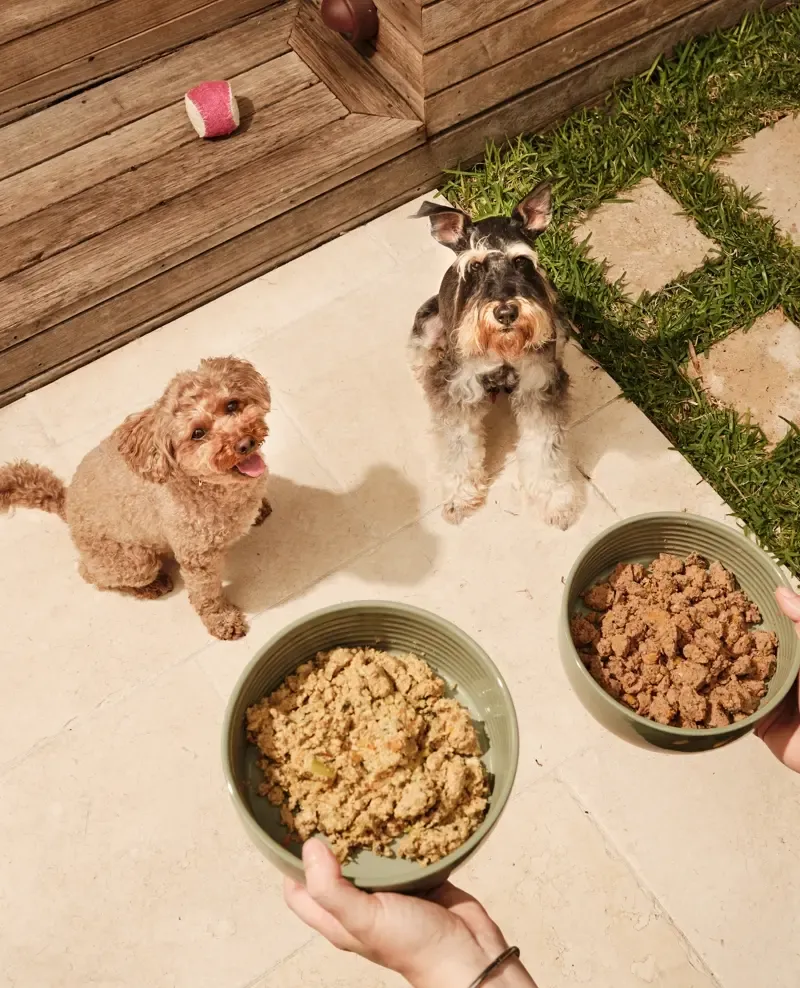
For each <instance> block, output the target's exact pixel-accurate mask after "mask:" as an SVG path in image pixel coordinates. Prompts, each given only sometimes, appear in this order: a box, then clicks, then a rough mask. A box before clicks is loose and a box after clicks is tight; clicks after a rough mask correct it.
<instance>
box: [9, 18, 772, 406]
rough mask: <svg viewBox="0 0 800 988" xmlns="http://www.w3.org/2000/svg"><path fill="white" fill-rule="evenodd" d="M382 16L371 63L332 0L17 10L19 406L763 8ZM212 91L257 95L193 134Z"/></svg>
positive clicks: (14, 358) (12, 259) (14, 270)
mask: <svg viewBox="0 0 800 988" xmlns="http://www.w3.org/2000/svg"><path fill="white" fill-rule="evenodd" d="M774 2H777V0H774ZM377 3H378V7H379V12H380V16H381V30H380V34H379V36H378V39H377V41H376V43H374V44H373V45H372V46H371V47H370V48H369V49H368V50H367V51H366V52H362V53H359V52H356V51H355V50H354V49H353V48H351V47H350V46H349V45H348V44H347V43H346V42H344V40H342V39H340V38H339V37H338V35H335V34H332V33H331V32H329V31H328V30H327V29H326V28H325V27H324V26H323V25H322V22H321V20H320V17H319V11H318V0H272V2H268V0H215V2H211V3H208V2H207V3H205V4H203V3H201V0H148V2H146V3H141V2H139V0H47V2H45V0H5V4H4V6H3V8H2V10H0V123H2V127H0V136H2V138H3V139H2V140H0V302H2V304H1V305H0V403H2V402H6V401H9V400H12V399H13V398H15V397H18V396H19V395H21V394H24V393H25V392H26V391H28V390H31V389H32V388H34V387H37V386H39V385H41V384H43V383H45V382H46V381H49V380H52V379H53V378H55V377H58V376H60V375H61V374H63V373H66V372H67V371H69V370H71V369H73V368H74V367H76V366H79V365H80V364H83V363H86V362H88V361H90V360H92V359H94V358H95V357H96V356H98V355H99V354H101V353H104V352H107V351H108V350H111V349H113V348H114V347H116V346H119V345H121V344H122V343H124V342H126V341H127V340H130V339H133V338H135V337H136V336H139V335H141V334H142V333H144V332H147V331H148V330H149V329H152V328H154V327H155V326H157V325H160V324H161V323H163V322H165V321H166V320H168V319H170V318H173V317H174V316H176V315H178V314H180V313H181V312H185V311H187V310H188V309H190V308H193V307H195V306H196V305H198V304H201V303H202V302H204V301H207V300H208V299H210V298H212V297H214V296H216V295H218V294H220V293H221V292H223V291H226V290H227V289H229V288H231V287H233V286H235V285H237V284H240V283H242V282H244V281H247V280H249V279H250V278H252V277H254V276H255V275H257V274H259V273H261V272H263V271H265V270H268V269H269V268H270V267H273V266H275V265H276V264H278V263H281V262H282V261H284V260H286V259H288V258H289V257H292V256H294V255H296V254H298V253H300V252H302V251H303V250H306V249H308V248H310V247H312V246H314V245H316V244H317V243H320V242H321V241H323V240H325V239H327V238H329V237H331V236H334V235H336V234H337V233H338V232H341V231H342V230H343V229H346V228H348V227H350V226H353V225H356V224H357V223H359V222H362V221H364V220H365V219H367V218H369V217H370V216H372V215H375V214H376V213H378V212H380V211H382V210H384V209H386V208H389V207H390V206H392V205H394V204H395V203H397V202H399V201H402V200H403V199H406V198H409V197H410V196H412V195H414V194H415V193H416V192H418V191H421V190H423V189H426V188H430V187H432V186H433V185H434V184H435V183H436V182H437V180H438V179H439V177H440V174H441V171H442V169H443V168H446V167H451V166H454V165H455V164H456V163H457V162H458V161H459V160H464V159H470V158H473V157H474V156H475V155H477V154H479V153H480V151H481V149H482V147H483V144H484V141H485V140H486V139H489V138H491V139H502V138H504V137H506V136H509V135H513V134H516V133H520V132H523V131H525V130H535V129H539V128H542V127H544V126H547V125H549V124H550V123H552V122H553V121H555V120H557V119H559V118H561V117H563V116H564V115H565V114H566V113H568V112H569V111H570V110H571V109H573V108H574V107H575V106H578V105H580V104H583V103H586V102H590V101H593V100H595V99H597V98H598V96H599V95H601V94H602V93H603V92H605V91H606V90H607V89H608V87H609V86H610V85H611V84H612V83H613V82H614V81H615V80H616V79H618V78H620V77H624V76H626V75H630V74H632V73H634V72H637V71H640V70H642V69H644V68H645V67H647V65H649V64H650V63H651V61H652V60H653V58H655V57H656V55H657V54H658V53H659V52H661V51H665V50H667V49H669V48H670V47H671V46H672V45H674V44H675V42H676V41H678V40H682V39H684V38H686V37H688V36H691V35H692V34H696V33H702V32H704V31H707V30H710V29H712V28H714V27H717V26H720V25H724V24H729V23H733V22H734V21H735V20H737V19H738V18H739V17H740V16H741V14H742V13H743V12H744V11H745V10H747V9H753V8H755V7H756V6H759V5H760V3H759V2H758V0H752V2H751V0H661V2H660V3H658V4H655V3H653V2H652V0H492V2H491V3H489V2H487V0H377ZM132 12H133V13H132ZM204 78H227V79H230V80H231V81H232V84H233V88H234V91H235V93H236V94H237V97H238V98H239V102H240V107H241V111H242V126H241V128H240V130H239V131H238V132H237V133H236V134H235V135H233V136H232V137H231V138H229V139H226V140H223V141H215V142H203V141H200V140H198V139H197V138H196V136H195V135H194V132H193V131H192V129H191V127H190V126H189V124H188V121H187V119H186V116H185V113H184V109H183V104H182V96H183V93H184V91H185V90H186V89H188V88H189V87H190V86H191V85H193V84H195V83H196V82H198V81H201V80H202V79H204ZM220 343H221V345H222V346H223V348H224V338H221V340H220Z"/></svg>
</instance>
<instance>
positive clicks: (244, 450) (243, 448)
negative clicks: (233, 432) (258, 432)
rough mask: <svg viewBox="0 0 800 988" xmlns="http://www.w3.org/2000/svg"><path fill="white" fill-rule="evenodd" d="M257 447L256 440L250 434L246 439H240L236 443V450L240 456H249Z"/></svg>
mask: <svg viewBox="0 0 800 988" xmlns="http://www.w3.org/2000/svg"><path fill="white" fill-rule="evenodd" d="M255 448H256V441H255V439H253V438H252V436H248V437H247V438H246V439H240V440H239V442H238V443H237V444H236V452H237V453H238V454H239V455H240V456H247V454H248V453H252V452H253V450H254V449H255Z"/></svg>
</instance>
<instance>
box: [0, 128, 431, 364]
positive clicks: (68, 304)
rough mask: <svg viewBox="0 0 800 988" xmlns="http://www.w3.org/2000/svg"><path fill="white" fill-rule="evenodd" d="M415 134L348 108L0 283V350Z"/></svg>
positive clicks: (418, 137)
mask: <svg viewBox="0 0 800 988" xmlns="http://www.w3.org/2000/svg"><path fill="white" fill-rule="evenodd" d="M423 139H424V134H423V129H422V127H421V125H420V124H419V123H418V122H417V121H410V120H397V119H391V118H387V117H374V116H361V115H356V114H351V115H350V116H348V117H345V118H344V119H342V120H339V121H337V122H336V123H334V124H330V125H329V126H327V127H326V128H325V129H324V131H320V132H317V133H314V134H311V135H310V136H308V137H305V138H303V139H301V140H299V141H295V142H294V143H293V144H290V145H288V146H287V147H284V148H281V149H279V150H277V151H275V152H272V153H268V154H265V155H264V156H263V157H261V158H258V159H256V160H255V161H252V162H250V163H249V164H248V165H245V166H244V167H242V168H240V169H238V171H237V172H235V173H233V174H232V175H228V176H223V177H222V178H220V179H218V180H215V181H212V182H207V183H206V184H205V185H202V186H200V188H198V189H193V190H191V191H190V192H187V193H184V194H183V195H182V196H179V197H177V198H175V199H171V200H170V201H169V202H166V203H164V204H162V205H160V206H156V207H155V208H154V209H151V210H150V211H149V212H147V213H144V214H142V215H139V216H135V217H133V218H132V219H130V220H128V221H127V222H125V223H123V224H121V225H120V226H118V227H115V228H114V229H112V230H108V231H106V232H105V233H101V234H100V235H99V236H97V237H93V238H92V239H91V240H88V241H85V242H84V243H82V244H79V245H78V246H77V247H73V248H71V249H70V250H68V251H63V252H62V253H60V254H57V255H56V256H55V257H51V258H49V259H48V260H46V261H43V262H42V263H41V264H37V265H35V266H34V267H31V268H27V269H26V270H24V271H20V272H18V273H17V274H14V275H11V276H10V277H8V278H6V279H5V281H4V282H3V302H4V304H3V306H2V307H0V350H3V349H5V348H6V347H8V346H11V345H13V344H15V343H19V342H20V341H21V340H23V339H27V338H29V337H30V336H33V335H35V334H36V333H38V332H41V331H42V330H44V329H47V328H49V327H50V326H52V325H53V324H54V323H56V322H59V321H61V320H62V319H65V318H68V317H69V316H71V315H73V314H75V313H77V312H80V311H82V310H83V309H86V308H89V306H91V305H92V304H95V303H96V302H99V301H102V300H103V299H105V298H108V297H109V296H111V295H114V294H116V293H117V292H118V291H121V290H124V288H126V287H132V286H133V285H134V284H137V283H139V282H140V281H143V280H145V279H146V278H148V277H152V275H153V274H154V273H156V272H157V271H163V270H166V269H167V268H170V267H175V266H177V265H178V264H180V263H181V262H182V261H183V260H188V258H190V257H193V256H195V255H196V254H198V253H201V252H202V251H203V250H206V249H208V248H209V247H211V246H214V245H215V244H218V243H222V242H224V241H225V240H227V239H229V238H230V237H233V236H236V235H238V233H240V232H244V231H245V230H248V229H250V228H251V227H253V226H257V225H258V224H260V223H263V222H266V220H268V219H270V218H272V217H273V216H275V215H277V214H278V213H281V212H284V211H285V210H287V209H290V208H292V207H293V206H295V205H297V204H298V203H300V202H304V201H306V200H307V199H309V198H312V197H313V196H315V195H318V194H321V192H324V191H327V189H329V188H332V187H334V186H335V185H338V184H340V183H342V182H346V181H347V180H348V178H350V177H353V176H354V175H356V174H360V173H361V172H363V171H365V170H367V169H369V168H372V167H374V166H375V165H376V164H378V163H381V162H383V161H386V160H388V159H391V158H392V157H394V156H395V155H396V154H401V153H402V152H403V151H404V150H407V149H408V148H410V147H413V146H414V145H415V144H417V143H419V142H420V141H422V140H423Z"/></svg>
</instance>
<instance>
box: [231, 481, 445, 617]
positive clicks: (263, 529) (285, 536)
mask: <svg viewBox="0 0 800 988" xmlns="http://www.w3.org/2000/svg"><path fill="white" fill-rule="evenodd" d="M269 499H270V503H271V504H272V514H271V515H270V516H269V518H267V519H266V521H265V522H264V523H263V524H262V525H260V526H259V527H257V528H254V529H253V530H252V531H251V532H249V533H248V534H247V535H246V536H245V537H244V538H243V539H241V541H240V542H238V543H237V544H236V545H235V546H234V547H233V549H232V550H231V551H230V553H229V554H228V561H227V563H228V564H227V567H226V569H227V574H228V577H229V578H230V580H231V584H232V585H231V587H230V591H229V592H230V596H231V599H232V600H234V601H235V602H236V603H237V604H238V605H239V606H241V607H243V608H244V609H245V610H246V611H248V612H250V613H260V612H261V611H263V610H265V609H266V608H268V607H273V606H275V605H276V604H278V603H279V602H280V601H282V600H285V599H286V598H288V597H292V596H295V595H297V594H299V593H301V592H302V591H304V590H307V589H308V588H309V587H310V586H312V585H313V584H314V583H317V582H318V581H319V580H321V579H322V578H323V577H325V576H327V575H328V574H330V573H333V572H336V571H339V570H344V569H347V570H351V571H354V572H357V571H362V572H364V573H365V575H366V574H367V573H369V574H370V577H371V578H372V579H376V578H377V579H381V578H382V577H380V576H378V575H377V574H376V573H375V572H373V570H372V568H370V567H367V568H365V567H364V566H363V564H360V563H359V559H358V557H359V556H361V555H362V554H363V553H365V552H367V551H368V550H370V549H373V548H376V547H377V546H378V545H380V544H381V543H382V542H384V541H385V540H386V539H387V538H389V537H390V536H391V535H392V533H394V532H396V531H397V530H398V529H400V528H402V527H403V526H405V525H408V524H409V523H414V522H415V520H416V519H419V515H420V513H421V510H422V509H421V505H420V498H419V491H418V490H417V488H416V487H415V486H414V485H413V484H411V483H409V481H408V480H407V479H406V478H405V477H404V476H403V475H402V474H401V473H399V472H398V471H397V470H395V469H394V468H392V467H389V466H378V467H374V468H372V469H371V470H370V471H369V472H368V473H367V475H366V477H365V478H364V480H363V481H362V483H361V484H359V486H358V487H356V488H354V489H353V490H350V491H343V492H337V491H331V490H324V489H322V488H319V487H311V486H308V485H305V484H298V483H296V482H295V481H293V480H289V479H288V478H286V477H281V476H279V475H277V476H276V475H274V474H273V476H272V477H271V478H270V485H269ZM419 533H422V534H421V536H420V537H422V538H423V539H424V540H425V541H426V543H428V544H427V545H426V546H425V550H426V551H424V552H414V553H412V554H408V555H407V557H404V558H403V559H399V560H398V565H397V566H396V567H393V568H392V572H391V578H390V580H391V583H393V584H396V585H399V586H411V585H414V584H416V583H418V582H419V581H420V580H421V579H422V578H423V577H424V576H425V574H426V573H427V572H428V571H429V570H430V569H431V568H432V566H433V564H434V560H435V557H436V552H437V539H436V537H435V536H434V535H432V534H430V533H428V532H426V531H425V530H424V529H423V528H422V527H421V526H420V527H419ZM419 533H418V534H419ZM386 582H389V580H388V579H387V580H386Z"/></svg>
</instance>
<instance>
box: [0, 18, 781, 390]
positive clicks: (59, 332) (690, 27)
mask: <svg viewBox="0 0 800 988" xmlns="http://www.w3.org/2000/svg"><path fill="white" fill-rule="evenodd" d="M780 4H781V0H767V4H766V6H768V7H775V6H779V5H780ZM759 6H760V3H759V2H758V0H714V2H711V3H708V4H706V6H704V7H703V8H701V9H699V10H697V11H695V12H693V13H691V14H689V15H688V16H685V17H683V18H680V20H678V21H675V22H672V23H671V24H668V25H666V26H664V27H662V28H659V29H657V30H655V31H652V32H650V33H648V34H647V35H645V36H643V37H641V38H637V39H636V40H634V41H632V42H630V43H628V44H627V45H624V46H622V47H621V48H619V49H618V50H617V51H615V52H613V53H611V54H607V55H604V56H602V57H601V58H599V59H596V60H595V61H593V62H590V63H587V64H585V65H582V66H580V67H579V68H577V69H573V70H572V71H570V72H569V73H567V74H566V75H564V76H562V77H561V78H559V79H557V80H553V81H550V82H548V83H546V84H545V85H544V86H541V87H539V88H538V89H535V90H532V91H530V92H528V93H525V94H523V95H521V96H518V97H517V98H515V99H514V100H511V101H509V102H508V103H506V104H504V105H503V106H502V107H499V108H493V109H492V110H490V111H488V112H486V113H483V114H481V115H480V116H478V117H476V118H474V119H472V120H470V121H468V122H466V123H464V124H461V125H459V126H458V127H455V128H453V129H452V130H450V131H447V132H445V133H443V134H440V135H438V136H437V137H435V138H434V139H433V140H431V141H430V142H428V143H427V144H425V145H423V146H421V147H419V148H417V149H415V150H412V151H409V152H408V153H406V154H404V155H402V156H400V157H397V158H395V159H394V160H393V161H391V162H390V163H389V164H386V165H383V166H381V167H379V168H376V169H374V170H372V171H370V172H369V173H367V174H365V175H361V176H360V177H358V178H355V179H353V180H351V181H349V182H347V183H346V184H343V185H340V186H338V187H337V188H335V189H334V190H333V191H330V192H327V193H326V194H324V195H321V196H320V197H319V198H316V199H313V200H310V201H308V202H306V203H305V204H304V205H301V206H298V207H296V208H295V209H292V210H291V211H290V212H286V213H284V214H282V215H281V216H279V217H277V218H276V219H273V220H271V221H268V222H266V223H264V224H262V225H260V226H257V227H255V228H253V229H252V230H250V231H249V232H247V233H245V234H242V235H241V236H239V237H237V238H236V239H235V240H230V241H228V242H227V243H225V244H223V245H222V246H220V247H217V248H214V249H213V250H210V251H208V252H207V253H205V254H202V255H200V256H198V257H196V258H194V259H193V260H191V261H188V262H186V263H185V264H183V265H181V267H180V268H178V269H173V270H172V271H168V272H166V273H164V274H160V275H159V274H157V275H155V276H154V277H153V278H152V279H151V280H150V281H147V282H143V283H141V284H139V285H137V286H136V287H133V288H131V289H130V290H129V291H127V292H125V293H124V294H119V295H117V296H115V297H113V298H111V299H109V300H108V301H103V302H102V303H100V304H99V305H97V306H96V307H94V308H91V309H88V310H87V311H84V312H82V313H81V314H80V315H77V316H75V317H73V318H70V319H68V320H67V321H65V322H62V323H60V324H59V325H58V326H55V327H54V328H52V329H50V330H48V331H47V332H44V333H41V334H40V335H39V336H36V337H34V338H33V339H30V340H27V341H26V342H24V343H21V344H19V346H17V347H14V348H13V349H11V350H7V351H6V352H5V353H3V356H2V359H0V405H2V404H6V403H8V402H10V401H13V400H15V399H16V398H19V397H21V396H22V395H24V394H26V393H28V392H29V391H31V390H33V389H34V388H36V387H41V386H42V385H44V384H46V383H48V382H49V381H52V380H55V379H56V378H58V377H61V376H62V375H63V374H65V373H67V372H69V371H71V370H74V369H75V368H76V367H80V366H82V365H83V364H85V363H88V362H89V361H90V360H93V359H95V357H97V356H100V355H102V354H103V353H107V352H109V351H110V350H113V349H116V348H117V347H118V346H120V345H122V344H124V343H126V342H128V341H129V340H131V339H135V338H136V337H137V336H140V335H142V334H143V333H145V332H148V331H149V330H150V329H153V328H155V327H156V326H159V325H162V324H163V323H164V322H167V321H168V320H169V319H172V318H175V317H177V316H179V315H181V314H183V313H185V312H188V311H190V310H191V309H193V308H194V307H195V305H198V304H201V303H203V302H206V301H209V300H210V299H212V298H214V297H216V296H218V295H220V294H222V293H223V292H225V291H228V290H230V289H231V288H234V287H236V286H237V285H239V284H242V283H244V282H246V281H249V280H250V279H251V278H252V277H255V276H256V275H257V274H261V273H263V272H264V271H267V270H269V269H270V268H272V267H274V266H275V265H277V264H278V263H281V262H282V261H283V260H285V259H288V258H290V257H292V256H296V254H298V253H300V252H302V249H303V244H304V243H305V244H308V245H309V246H311V245H316V244H317V243H319V242H322V241H324V240H326V239H330V238H331V237H333V236H335V235H336V234H337V233H338V232H340V230H341V229H343V228H346V227H347V226H348V223H349V225H351V226H356V225H358V224H359V223H360V222H363V221H365V220H366V219H368V218H370V217H371V216H372V215H375V214H376V213H379V212H382V211H384V210H385V209H386V208H389V205H390V204H392V203H399V202H402V201H404V200H405V199H407V198H411V196H412V195H414V194H417V193H419V192H423V191H426V190H428V189H432V188H434V187H435V186H436V185H437V184H438V182H439V180H440V177H441V173H442V172H443V171H444V170H445V169H449V168H452V167H454V166H455V165H456V164H457V163H459V162H461V163H465V162H468V161H470V160H472V159H475V158H476V157H478V156H480V155H481V154H482V149H483V146H484V139H488V140H496V141H502V140H503V139H504V138H505V137H507V136H508V135H512V134H518V133H523V132H526V131H536V130H542V129H544V128H545V127H547V126H549V125H551V124H553V123H555V122H556V121H557V120H559V119H562V118H563V117H564V116H566V115H567V114H569V113H570V112H571V111H572V110H573V109H575V108H577V107H579V106H582V105H587V104H591V103H596V102H597V101H598V100H600V99H601V98H602V96H603V94H604V93H605V92H607V91H608V89H609V88H610V87H611V85H612V84H613V83H614V82H615V81H617V80H618V79H620V78H627V77H629V76H632V75H635V74H636V73H638V72H641V71H644V70H645V69H646V68H648V67H649V66H650V65H651V64H652V62H653V60H654V59H655V58H656V57H657V56H658V55H659V54H660V53H662V52H668V51H670V50H671V49H672V48H673V47H674V45H675V44H677V43H678V42H680V41H684V40H686V39H687V38H689V37H692V36H693V35H695V34H704V33H706V32H708V31H710V30H713V29H714V28H717V27H727V26H730V25H732V24H734V23H735V22H736V21H737V20H739V18H740V17H741V16H742V14H743V13H744V12H745V11H748V10H755V9H757V8H758V7H759ZM359 210H361V212H359ZM326 230H327V232H320V231H326ZM295 232H297V234H298V237H299V239H296V238H294V236H293V234H294V233H295ZM303 238H306V239H305V240H303ZM273 247H274V248H275V251H276V253H275V254H272V253H271V250H272V248H273ZM256 258H257V259H258V260H255V259H256ZM254 260H255V262H254Z"/></svg>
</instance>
